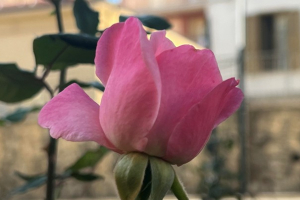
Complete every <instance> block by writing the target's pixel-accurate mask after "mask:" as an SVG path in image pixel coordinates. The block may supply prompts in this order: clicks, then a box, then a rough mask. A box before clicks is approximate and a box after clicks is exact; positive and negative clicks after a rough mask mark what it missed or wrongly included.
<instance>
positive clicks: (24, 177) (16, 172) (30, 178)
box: [15, 171, 45, 181]
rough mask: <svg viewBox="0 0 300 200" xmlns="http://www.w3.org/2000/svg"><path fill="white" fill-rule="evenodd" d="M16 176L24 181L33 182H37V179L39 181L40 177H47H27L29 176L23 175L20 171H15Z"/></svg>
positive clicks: (40, 175)
mask: <svg viewBox="0 0 300 200" xmlns="http://www.w3.org/2000/svg"><path fill="white" fill-rule="evenodd" d="M15 175H16V176H18V177H19V178H21V179H23V180H24V181H32V180H35V179H38V178H40V177H43V176H45V175H43V174H38V175H27V174H23V173H21V172H18V171H15Z"/></svg>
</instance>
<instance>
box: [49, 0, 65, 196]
mask: <svg viewBox="0 0 300 200" xmlns="http://www.w3.org/2000/svg"><path fill="white" fill-rule="evenodd" d="M52 3H53V5H54V7H55V14H56V20H57V26H58V30H59V33H62V32H63V26H62V17H61V10H60V3H61V1H60V0H52ZM65 78H66V70H65V69H62V70H61V72H60V80H59V85H64V83H65ZM56 154H57V140H56V139H54V138H52V137H50V143H49V149H48V173H47V191H46V200H54V199H55V168H56Z"/></svg>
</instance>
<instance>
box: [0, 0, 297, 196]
mask: <svg viewBox="0 0 300 200" xmlns="http://www.w3.org/2000/svg"><path fill="white" fill-rule="evenodd" d="M73 2H74V1H73V0H63V1H62V18H63V24H64V27H65V32H66V33H77V32H78V30H77V28H76V22H75V19H74V16H73V12H72V6H73ZM89 3H90V6H91V8H92V9H94V10H95V11H97V12H99V13H100V24H99V29H102V30H103V29H105V28H107V27H109V26H110V25H112V24H113V23H116V22H118V20H119V15H120V14H122V15H145V14H151V15H157V16H161V17H163V18H165V19H167V20H168V21H169V22H170V24H171V25H172V28H171V29H170V30H169V31H168V33H167V36H168V37H169V38H170V39H171V40H172V41H173V42H174V43H175V44H176V45H177V46H178V45H181V44H187V43H189V44H192V45H194V46H195V47H196V48H210V49H212V50H213V52H214V53H215V56H216V58H217V60H218V64H219V67H220V70H221V73H222V75H223V78H224V79H227V78H229V77H233V76H234V77H237V78H239V79H240V87H241V88H242V89H243V91H244V93H245V101H244V104H243V105H242V107H241V109H240V110H239V112H237V113H236V114H235V115H233V116H232V117H231V118H229V119H228V120H227V121H225V122H223V123H222V124H221V125H220V126H219V127H218V128H217V129H216V130H215V131H214V132H213V134H212V136H211V139H210V141H209V142H208V144H207V146H206V147H205V149H204V151H203V152H202V153H200V155H199V156H198V157H196V158H195V159H194V160H193V161H192V162H190V163H188V164H186V165H183V166H181V167H179V168H178V169H176V170H178V173H179V175H180V177H181V179H182V181H183V183H184V185H185V187H186V190H187V191H188V193H190V194H193V195H195V196H196V197H199V198H200V197H201V198H203V199H219V198H221V197H226V196H232V197H237V198H238V197H239V196H240V195H241V194H245V195H246V196H251V197H253V198H259V197H260V196H262V195H266V196H269V197H271V198H274V199H275V198H277V197H278V196H279V197H282V196H283V199H288V197H290V196H293V197H295V198H299V199H300V195H299V196H297V195H298V192H300V122H299V120H300V101H299V100H300V15H299V13H300V1H299V0H285V1H283V0H143V1H139V0H110V1H109V0H108V1H101V0H90V1H89ZM52 12H53V7H52V6H51V5H50V4H49V2H47V0H0V62H1V63H6V62H16V63H18V64H19V66H20V67H21V68H22V69H27V70H32V69H33V68H34V66H35V59H34V55H33V52H32V41H33V39H34V38H36V37H38V36H41V35H43V34H48V33H57V25H56V20H55V17H54V16H53V14H51V13H52ZM75 77H80V80H85V81H90V80H97V79H96V77H95V75H94V67H93V66H92V65H91V66H89V67H87V66H79V67H76V68H71V69H68V76H67V79H68V80H71V79H74V78H75ZM58 78H59V74H58V73H52V74H50V76H49V78H48V79H47V80H48V82H49V84H50V86H52V85H55V83H57V82H58ZM0 81H1V79H0ZM0 83H1V82H0ZM0 87H1V85H0ZM87 92H88V94H89V95H90V96H91V97H92V98H93V99H94V100H95V101H97V102H100V100H101V92H99V91H94V90H92V89H87ZM48 100H49V95H48V94H47V93H46V92H41V93H39V94H38V95H37V96H35V98H34V99H33V100H32V99H31V100H28V101H25V102H23V103H22V106H25V107H26V106H31V105H36V104H37V105H43V104H44V103H45V102H47V101H48ZM18 107H19V105H15V104H4V103H0V117H1V116H5V115H7V114H8V113H10V112H12V111H14V110H15V109H16V108H18ZM48 140H49V137H48V133H47V130H44V129H41V128H40V127H39V126H38V124H37V113H31V114H29V115H28V117H27V118H26V119H25V120H22V121H21V122H19V123H11V124H10V123H8V124H5V125H2V126H0V199H1V198H2V199H6V197H7V194H9V192H10V191H11V190H13V188H15V187H18V186H20V185H22V184H24V180H21V179H20V177H18V176H16V172H21V173H24V174H31V175H34V174H39V173H43V172H45V171H46V169H47V160H46V152H45V148H46V146H47V144H48ZM95 148H97V144H95V143H89V142H86V143H72V142H66V141H63V140H59V145H58V164H57V171H58V172H59V171H62V170H63V169H64V168H66V167H67V166H69V165H70V163H73V162H75V161H76V160H77V159H78V158H79V157H80V156H81V155H82V154H83V153H84V152H85V151H86V150H92V149H95ZM117 158H118V155H117V154H115V153H112V152H111V153H109V154H107V155H106V156H105V157H104V158H103V160H101V162H99V163H98V164H97V165H96V166H94V167H93V170H94V172H96V173H98V174H100V175H102V176H103V177H104V178H105V179H101V180H97V181H94V182H87V183H81V182H78V181H76V180H69V181H68V182H65V183H63V185H64V186H63V190H62V191H61V195H60V197H61V198H98V199H103V198H104V197H116V189H115V186H114V181H113V178H112V177H113V174H112V171H113V166H114V164H115V162H116V159H117ZM44 193H45V186H42V187H39V188H38V189H34V190H30V191H28V192H26V193H25V194H20V195H15V196H13V197H11V198H10V199H42V198H43V197H44Z"/></svg>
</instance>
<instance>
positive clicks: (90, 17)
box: [73, 0, 99, 35]
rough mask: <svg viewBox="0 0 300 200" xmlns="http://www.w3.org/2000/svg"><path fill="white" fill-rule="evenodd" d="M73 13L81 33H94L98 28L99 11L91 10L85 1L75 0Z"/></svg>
mask: <svg viewBox="0 0 300 200" xmlns="http://www.w3.org/2000/svg"><path fill="white" fill-rule="evenodd" d="M73 13H74V16H75V19H76V25H77V27H78V29H79V30H80V32H81V33H86V34H89V35H95V34H96V32H97V30H98V24H99V13H98V12H96V11H94V10H92V9H91V8H90V7H89V5H88V4H87V2H86V1H84V0H75V2H74V7H73Z"/></svg>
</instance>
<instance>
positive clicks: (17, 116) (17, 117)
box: [3, 106, 42, 122]
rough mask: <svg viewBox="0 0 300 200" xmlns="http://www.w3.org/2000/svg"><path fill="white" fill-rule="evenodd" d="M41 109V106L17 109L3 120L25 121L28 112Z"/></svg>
mask: <svg viewBox="0 0 300 200" xmlns="http://www.w3.org/2000/svg"><path fill="white" fill-rule="evenodd" d="M41 108H42V107H41V106H35V107H29V108H18V109H17V110H16V111H14V112H13V113H10V114H8V115H7V116H6V117H4V118H3V120H4V121H9V122H20V121H22V120H23V119H25V117H26V116H27V114H29V113H30V112H36V111H39V110H40V109H41Z"/></svg>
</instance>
